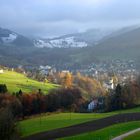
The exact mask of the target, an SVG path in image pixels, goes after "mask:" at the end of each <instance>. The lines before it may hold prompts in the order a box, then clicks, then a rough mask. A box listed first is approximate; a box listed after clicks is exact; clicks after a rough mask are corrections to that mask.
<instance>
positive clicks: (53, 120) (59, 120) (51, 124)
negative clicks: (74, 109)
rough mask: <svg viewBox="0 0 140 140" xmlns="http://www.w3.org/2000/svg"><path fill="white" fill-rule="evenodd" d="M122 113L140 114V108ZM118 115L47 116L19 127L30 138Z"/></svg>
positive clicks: (31, 120)
mask: <svg viewBox="0 0 140 140" xmlns="http://www.w3.org/2000/svg"><path fill="white" fill-rule="evenodd" d="M121 112H123V113H128V112H140V108H139V107H137V108H134V109H129V110H124V111H121ZM118 113H120V111H115V112H110V113H59V114H52V115H46V116H45V115H42V117H41V116H40V117H34V118H32V119H28V120H24V121H21V122H20V124H19V126H20V129H21V134H22V136H28V135H31V134H34V133H38V132H43V131H48V130H52V129H56V128H62V127H66V126H70V125H74V124H79V123H82V122H87V121H90V120H95V119H100V118H104V117H107V116H111V115H115V114H118Z"/></svg>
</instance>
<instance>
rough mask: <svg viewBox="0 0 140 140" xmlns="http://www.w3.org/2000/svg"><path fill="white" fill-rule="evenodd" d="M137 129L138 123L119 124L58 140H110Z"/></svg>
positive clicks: (139, 125)
mask: <svg viewBox="0 0 140 140" xmlns="http://www.w3.org/2000/svg"><path fill="white" fill-rule="evenodd" d="M139 127H140V121H134V122H128V123H120V124H115V125H112V126H110V127H107V128H104V129H101V130H98V131H95V132H90V133H85V134H81V135H77V136H73V137H68V138H62V139H60V140H111V139H112V138H114V137H116V136H119V135H121V134H123V133H126V132H128V131H131V130H134V129H136V128H139ZM139 136H140V135H139ZM139 138H140V137H139ZM128 140H136V139H134V138H132V139H128ZM137 140H139V139H137Z"/></svg>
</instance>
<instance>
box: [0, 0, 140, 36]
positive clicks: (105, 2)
mask: <svg viewBox="0 0 140 140" xmlns="http://www.w3.org/2000/svg"><path fill="white" fill-rule="evenodd" d="M139 24H140V0H0V27H2V28H8V29H11V30H14V31H16V32H18V33H20V34H23V35H26V36H34V37H53V36H60V35H64V34H69V33H76V32H83V31H86V30H87V29H90V28H101V29H103V28H106V29H107V28H118V27H123V26H130V25H139Z"/></svg>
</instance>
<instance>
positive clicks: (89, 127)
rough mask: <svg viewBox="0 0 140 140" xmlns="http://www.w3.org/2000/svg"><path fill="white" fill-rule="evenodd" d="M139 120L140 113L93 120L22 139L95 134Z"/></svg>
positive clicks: (51, 139)
mask: <svg viewBox="0 0 140 140" xmlns="http://www.w3.org/2000/svg"><path fill="white" fill-rule="evenodd" d="M139 120H140V113H126V114H118V115H114V116H110V117H106V118H103V119H98V120H93V121H89V122H85V123H82V124H78V125H73V126H70V127H65V128H59V129H55V130H51V131H47V132H42V133H38V134H34V135H31V136H28V137H25V138H22V140H54V139H57V138H62V137H67V136H73V135H77V134H81V133H86V132H91V131H92V132H93V131H96V130H99V129H102V128H105V127H108V126H111V125H113V124H118V123H122V122H129V121H139Z"/></svg>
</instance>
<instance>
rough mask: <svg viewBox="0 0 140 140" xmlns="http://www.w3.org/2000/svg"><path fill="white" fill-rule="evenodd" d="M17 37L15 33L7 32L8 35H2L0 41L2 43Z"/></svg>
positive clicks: (9, 41)
mask: <svg viewBox="0 0 140 140" xmlns="http://www.w3.org/2000/svg"><path fill="white" fill-rule="evenodd" d="M16 38H17V35H16V34H14V33H12V34H9V36H8V37H2V41H3V42H4V43H11V42H13V41H14V40H15V39H16Z"/></svg>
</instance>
